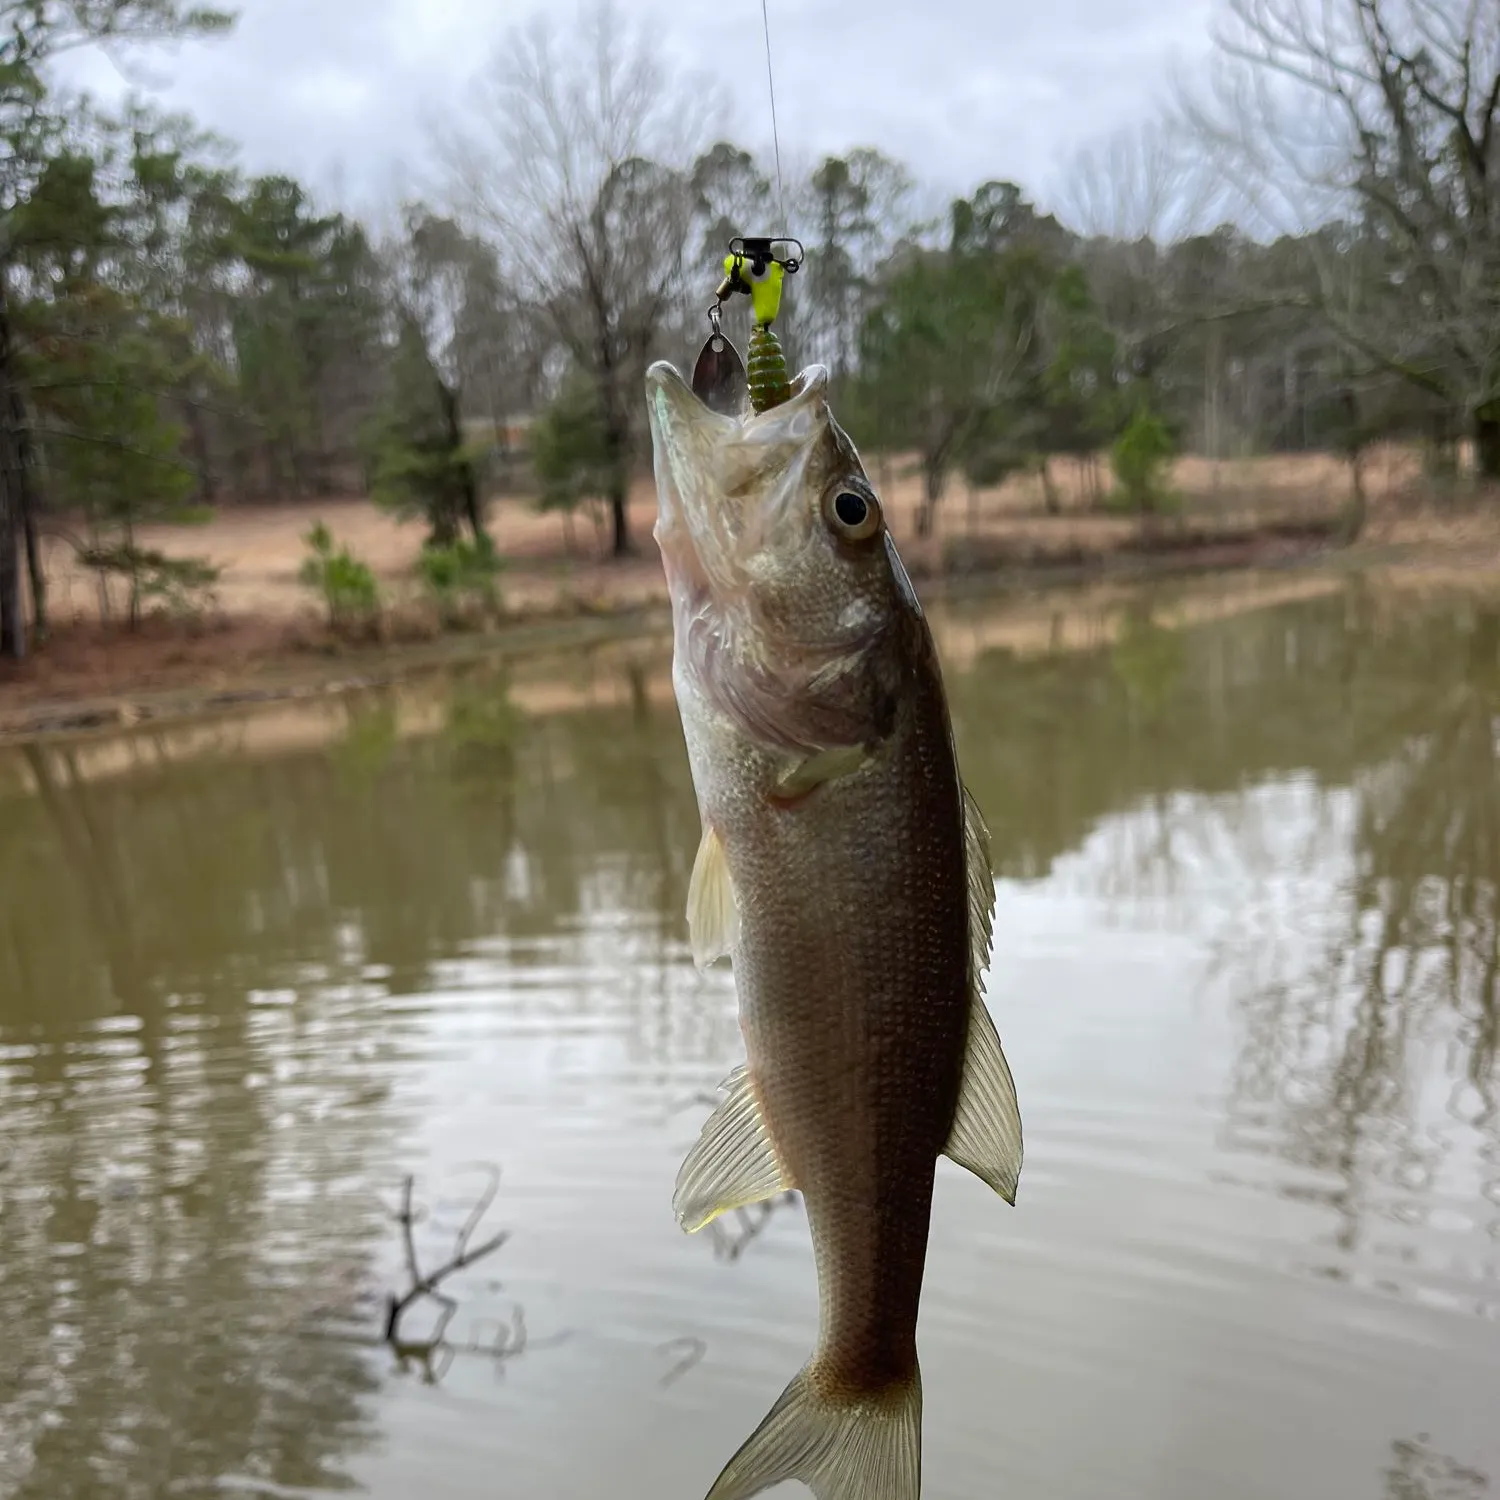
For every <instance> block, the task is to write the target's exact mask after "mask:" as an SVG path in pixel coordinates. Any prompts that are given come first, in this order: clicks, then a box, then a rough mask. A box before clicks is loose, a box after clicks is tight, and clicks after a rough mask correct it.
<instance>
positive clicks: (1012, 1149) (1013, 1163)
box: [943, 788, 1022, 1204]
mask: <svg viewBox="0 0 1500 1500" xmlns="http://www.w3.org/2000/svg"><path fill="white" fill-rule="evenodd" d="M963 802H964V852H965V862H966V865H967V869H968V892H969V1034H968V1043H967V1046H966V1048H965V1052H964V1074H963V1084H962V1086H961V1088H960V1091H959V1097H958V1113H957V1114H956V1115H955V1116H954V1120H953V1128H952V1130H951V1131H950V1132H949V1135H948V1143H947V1145H946V1146H944V1147H943V1154H944V1155H945V1156H947V1157H948V1158H950V1159H951V1160H952V1161H955V1162H957V1163H958V1165H959V1166H961V1167H964V1168H966V1169H967V1170H968V1171H970V1172H972V1173H973V1174H974V1175H975V1176H976V1177H978V1178H979V1179H980V1180H981V1181H983V1182H987V1183H988V1184H989V1185H990V1186H991V1187H992V1188H994V1190H995V1191H996V1192H997V1193H999V1194H1000V1196H1001V1197H1002V1198H1004V1199H1005V1201H1006V1202H1007V1203H1010V1204H1014V1203H1015V1201H1016V1187H1017V1185H1018V1183H1019V1181H1020V1177H1021V1158H1022V1141H1021V1108H1020V1105H1019V1103H1018V1102H1017V1100H1016V1085H1015V1080H1014V1079H1013V1078H1012V1077H1011V1074H1010V1065H1009V1063H1007V1062H1006V1060H1005V1052H1004V1049H1003V1048H1002V1047H1001V1046H1000V1034H999V1032H997V1031H996V1030H995V1023H994V1020H993V1019H992V1018H991V1016H990V1013H989V1009H988V1007H987V1006H986V1005H985V1003H984V985H983V978H984V969H985V965H986V964H987V963H988V962H989V957H990V940H991V936H992V930H993V926H994V908H995V878H994V875H993V873H992V872H991V870H990V835H989V830H988V829H987V828H986V827H985V826H984V818H983V816H982V815H981V813H980V811H979V807H978V805H977V804H976V803H975V801H974V799H973V797H971V796H970V795H969V792H968V789H967V788H965V789H964V793H963Z"/></svg>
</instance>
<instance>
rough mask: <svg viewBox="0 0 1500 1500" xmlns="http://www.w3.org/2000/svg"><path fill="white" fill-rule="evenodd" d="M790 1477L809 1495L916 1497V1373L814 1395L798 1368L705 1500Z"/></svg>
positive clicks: (739, 1495) (740, 1497) (736, 1498)
mask: <svg viewBox="0 0 1500 1500" xmlns="http://www.w3.org/2000/svg"><path fill="white" fill-rule="evenodd" d="M789 1479H795V1480H799V1481H801V1483H803V1484H805V1485H806V1486H807V1487H808V1489H810V1490H811V1491H812V1492H813V1495H814V1496H815V1497H816V1500H919V1496H920V1494H921V1490H922V1376H921V1372H920V1371H919V1370H918V1369H917V1367H916V1366H915V1365H913V1366H912V1373H911V1379H910V1381H908V1382H907V1383H906V1384H905V1385H902V1386H899V1387H895V1388H892V1389H890V1390H887V1391H885V1392H882V1393H880V1394H879V1395H871V1396H868V1397H865V1398H863V1399H857V1400H852V1401H851V1400H847V1399H845V1400H833V1399H831V1398H829V1397H827V1396H823V1395H820V1394H819V1392H818V1390H817V1388H816V1383H815V1381H814V1380H813V1378H812V1367H811V1366H807V1367H805V1368H804V1369H803V1370H802V1371H801V1372H800V1373H799V1374H798V1375H797V1376H796V1378H795V1379H793V1380H792V1382H791V1384H790V1385H788V1386H787V1388H786V1389H785V1390H784V1391H783V1392H782V1393H781V1397H780V1399H779V1400H778V1401H777V1402H776V1404H775V1405H774V1406H773V1407H772V1408H771V1410H770V1411H769V1412H767V1413H766V1415H765V1417H764V1418H763V1419H762V1421H761V1424H760V1426H759V1427H757V1428H756V1429H755V1431H754V1432H752V1433H751V1434H750V1436H749V1437H748V1438H747V1439H746V1440H745V1442H744V1443H743V1444H741V1446H740V1449H739V1451H738V1452H737V1453H736V1454H735V1455H734V1457H733V1458H731V1459H730V1460H729V1462H728V1463H727V1464H725V1466H724V1469H723V1471H722V1472H721V1473H720V1475H719V1477H718V1479H716V1480H715V1481H714V1486H713V1488H712V1489H711V1490H709V1492H708V1495H707V1497H706V1500H751V1497H752V1496H754V1495H758V1494H760V1493H761V1492H762V1491H763V1490H768V1489H770V1488H772V1487H773V1486H774V1485H778V1484H783V1483H785V1482H786V1481H787V1480H789Z"/></svg>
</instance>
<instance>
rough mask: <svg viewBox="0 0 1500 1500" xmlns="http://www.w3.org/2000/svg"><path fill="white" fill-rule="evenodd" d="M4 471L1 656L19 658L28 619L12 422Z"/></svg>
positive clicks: (0, 480)
mask: <svg viewBox="0 0 1500 1500" xmlns="http://www.w3.org/2000/svg"><path fill="white" fill-rule="evenodd" d="M0 444H3V446H4V450H5V451H4V456H3V459H0V462H3V464H4V469H5V472H4V475H3V477H0V656H10V657H14V658H15V659H16V660H17V661H20V660H21V658H22V657H24V656H25V655H26V619H25V616H24V615H23V614H22V612H21V550H20V547H19V546H18V545H17V543H18V542H19V540H20V536H21V514H20V512H21V506H20V500H19V490H20V468H19V465H18V463H17V461H16V445H15V434H14V433H13V432H11V431H10V426H9V422H8V421H7V422H6V424H5V432H4V433H3V435H0Z"/></svg>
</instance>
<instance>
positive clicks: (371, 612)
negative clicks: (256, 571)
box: [297, 521, 380, 630]
mask: <svg viewBox="0 0 1500 1500" xmlns="http://www.w3.org/2000/svg"><path fill="white" fill-rule="evenodd" d="M302 540H303V541H304V542H305V543H306V545H307V547H308V549H309V551H310V552H311V553H312V556H311V557H307V558H304V559H303V562H302V567H301V570H300V571H299V572H298V574H297V577H298V581H299V582H300V583H302V584H303V585H304V586H305V587H307V588H310V589H314V590H316V591H317V593H318V595H319V597H320V598H321V599H322V601H323V607H324V609H325V610H326V611H327V613H328V623H329V624H330V625H331V626H333V628H334V629H335V630H348V629H351V628H354V627H358V626H363V625H368V624H369V623H370V622H371V621H372V620H373V619H374V618H375V616H376V615H377V614H378V613H379V610H380V590H379V588H378V587H377V585H376V582H375V575H374V573H372V572H371V571H370V567H369V564H368V563H364V562H361V561H360V560H359V559H358V558H357V557H355V556H354V554H353V553H352V552H351V551H350V550H349V549H348V547H339V548H338V549H337V550H335V549H334V542H333V536H332V534H331V533H330V532H329V530H328V527H327V526H326V525H324V523H323V522H322V521H319V522H317V523H316V524H315V525H314V526H313V527H312V528H311V529H310V530H309V531H308V532H307V534H306V535H305V536H304V537H303V538H302Z"/></svg>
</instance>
